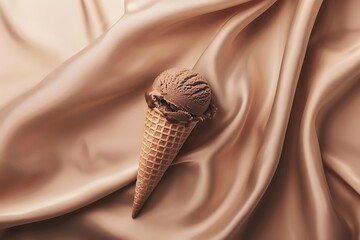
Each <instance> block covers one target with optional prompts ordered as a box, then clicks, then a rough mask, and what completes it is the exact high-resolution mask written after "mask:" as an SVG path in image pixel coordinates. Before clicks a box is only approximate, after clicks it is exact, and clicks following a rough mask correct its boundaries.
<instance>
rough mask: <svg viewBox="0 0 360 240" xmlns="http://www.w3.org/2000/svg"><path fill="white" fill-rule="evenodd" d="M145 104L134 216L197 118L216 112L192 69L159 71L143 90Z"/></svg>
mask: <svg viewBox="0 0 360 240" xmlns="http://www.w3.org/2000/svg"><path fill="white" fill-rule="evenodd" d="M145 97H146V101H147V103H148V105H149V109H148V111H147V115H146V120H145V131H144V137H143V144H142V148H141V153H140V162H139V169H138V174H137V180H136V186H135V195H134V201H133V206H132V217H133V218H135V217H136V216H137V215H138V214H139V212H140V210H141V209H142V207H143V205H144V204H145V202H146V201H147V199H148V197H149V196H150V195H151V193H152V191H153V190H154V189H155V188H156V186H157V184H158V183H159V181H160V180H161V178H162V176H163V175H164V173H165V171H166V169H167V168H168V167H169V166H170V164H171V163H172V161H173V160H174V159H175V157H176V155H177V154H178V152H179V150H180V149H181V147H182V145H183V144H184V142H185V141H186V139H187V138H188V136H189V135H190V133H191V131H192V130H193V128H194V127H195V126H196V124H197V123H198V122H199V121H202V120H204V119H206V118H212V117H213V116H214V114H215V112H216V107H215V106H214V101H213V98H212V96H211V90H210V86H209V84H208V82H207V81H206V79H205V78H204V77H202V76H201V75H199V74H198V73H196V72H194V71H192V70H185V69H169V70H166V71H165V72H163V73H161V74H160V75H159V76H158V77H157V78H156V79H155V81H154V83H153V85H152V87H151V88H150V89H149V90H148V91H147V92H146V94H145Z"/></svg>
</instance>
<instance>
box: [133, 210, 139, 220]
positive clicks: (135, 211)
mask: <svg viewBox="0 0 360 240" xmlns="http://www.w3.org/2000/svg"><path fill="white" fill-rule="evenodd" d="M138 213H139V211H138V210H135V209H133V210H132V214H131V217H132V219H135V218H136V217H137V215H138Z"/></svg>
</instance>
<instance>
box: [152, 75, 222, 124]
mask: <svg viewBox="0 0 360 240" xmlns="http://www.w3.org/2000/svg"><path fill="white" fill-rule="evenodd" d="M145 98H146V101H147V104H148V106H149V107H150V108H157V109H158V110H160V112H161V113H162V114H163V115H164V116H165V117H166V119H167V120H168V121H170V122H178V123H189V122H190V121H198V120H200V121H202V120H204V119H210V118H212V117H213V116H214V115H215V112H216V107H215V105H214V103H213V98H212V96H211V90H210V86H209V83H208V82H207V80H206V79H205V78H204V77H203V76H201V75H200V74H198V73H197V72H195V71H193V70H187V69H175V68H173V69H169V70H166V71H164V72H162V73H161V74H160V75H159V76H158V77H157V78H156V79H155V81H154V83H153V85H152V87H151V88H150V89H149V90H148V91H146V93H145Z"/></svg>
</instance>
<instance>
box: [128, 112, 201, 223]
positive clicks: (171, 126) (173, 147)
mask: <svg viewBox="0 0 360 240" xmlns="http://www.w3.org/2000/svg"><path fill="white" fill-rule="evenodd" d="M196 124H197V122H196V121H194V122H190V123H188V124H183V123H171V122H169V121H168V120H167V119H166V118H165V117H164V116H163V115H162V114H161V113H160V112H159V111H158V110H157V109H155V108H149V109H148V111H147V115H146V120H145V129H144V138H143V143H142V147H141V153H140V162H139V170H138V175H137V180H136V186H135V196H134V202H133V210H132V211H133V213H132V216H133V217H136V215H137V214H138V213H139V211H140V210H141V208H142V207H143V205H144V204H145V202H146V200H147V199H148V197H149V196H150V194H151V192H152V191H153V190H154V188H155V187H156V185H157V184H158V182H159V181H160V179H161V177H162V176H163V174H164V173H165V171H166V169H167V168H168V167H169V166H170V164H171V163H172V161H173V160H174V159H175V157H176V155H177V154H178V152H179V150H180V149H181V147H182V145H183V144H184V142H185V141H186V139H187V138H188V136H189V135H190V133H191V132H192V130H193V128H194V127H195V126H196Z"/></svg>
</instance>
